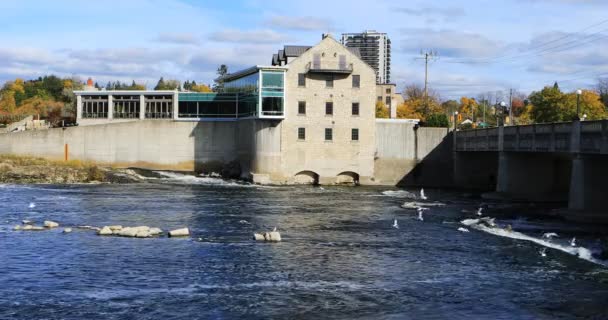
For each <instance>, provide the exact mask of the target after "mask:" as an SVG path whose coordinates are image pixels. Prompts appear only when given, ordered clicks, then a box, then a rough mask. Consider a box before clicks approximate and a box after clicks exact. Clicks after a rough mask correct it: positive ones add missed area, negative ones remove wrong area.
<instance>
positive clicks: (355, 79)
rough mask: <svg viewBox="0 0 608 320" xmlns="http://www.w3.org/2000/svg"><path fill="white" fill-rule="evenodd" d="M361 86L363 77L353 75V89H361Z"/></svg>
mask: <svg viewBox="0 0 608 320" xmlns="http://www.w3.org/2000/svg"><path fill="white" fill-rule="evenodd" d="M360 86H361V76H360V75H358V74H355V75H353V88H359V87H360Z"/></svg>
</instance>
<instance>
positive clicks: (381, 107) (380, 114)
mask: <svg viewBox="0 0 608 320" xmlns="http://www.w3.org/2000/svg"><path fill="white" fill-rule="evenodd" d="M388 117H389V114H388V108H387V107H386V105H385V104H384V102H382V101H377V102H376V118H383V119H387V118H388Z"/></svg>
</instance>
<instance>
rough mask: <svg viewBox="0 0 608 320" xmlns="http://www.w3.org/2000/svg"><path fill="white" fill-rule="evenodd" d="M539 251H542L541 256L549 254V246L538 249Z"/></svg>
mask: <svg viewBox="0 0 608 320" xmlns="http://www.w3.org/2000/svg"><path fill="white" fill-rule="evenodd" d="M538 253H540V256H541V257H546V256H547V248H542V249H540V250H539V251H538Z"/></svg>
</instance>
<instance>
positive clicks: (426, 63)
mask: <svg viewBox="0 0 608 320" xmlns="http://www.w3.org/2000/svg"><path fill="white" fill-rule="evenodd" d="M420 54H421V55H422V56H423V57H422V58H421V59H424V113H425V115H426V113H428V108H429V99H428V98H429V89H428V87H429V60H432V59H433V58H436V57H437V52H436V51H435V50H431V51H420Z"/></svg>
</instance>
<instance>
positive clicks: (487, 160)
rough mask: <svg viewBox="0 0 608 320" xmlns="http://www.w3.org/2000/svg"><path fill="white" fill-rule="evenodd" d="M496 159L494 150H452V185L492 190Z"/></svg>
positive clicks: (496, 165)
mask: <svg viewBox="0 0 608 320" xmlns="http://www.w3.org/2000/svg"><path fill="white" fill-rule="evenodd" d="M497 170H498V161H497V157H496V152H454V186H455V187H457V188H463V189H478V190H484V191H489V190H494V188H495V186H496V171H497Z"/></svg>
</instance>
